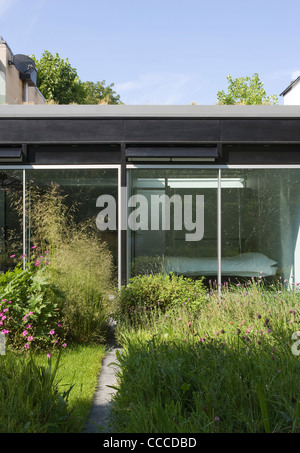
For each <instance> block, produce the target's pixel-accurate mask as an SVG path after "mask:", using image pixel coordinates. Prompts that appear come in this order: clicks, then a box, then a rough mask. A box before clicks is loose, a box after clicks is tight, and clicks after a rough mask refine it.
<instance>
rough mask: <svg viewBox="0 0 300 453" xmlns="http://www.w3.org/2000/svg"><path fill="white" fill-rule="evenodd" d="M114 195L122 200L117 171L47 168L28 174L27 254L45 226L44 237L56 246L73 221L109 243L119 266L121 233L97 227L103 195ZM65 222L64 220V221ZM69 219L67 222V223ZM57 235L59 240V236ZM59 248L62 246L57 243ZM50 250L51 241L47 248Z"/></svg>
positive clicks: (115, 262)
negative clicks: (118, 256)
mask: <svg viewBox="0 0 300 453" xmlns="http://www.w3.org/2000/svg"><path fill="white" fill-rule="evenodd" d="M107 194H108V195H112V196H113V197H114V199H115V200H116V206H117V200H118V174H117V170H116V169H45V170H28V171H26V195H27V225H26V226H27V231H26V232H27V234H26V243H27V253H28V254H30V250H31V246H33V245H34V241H36V240H37V239H41V238H38V237H37V236H38V234H39V231H40V232H41V228H42V225H44V230H45V231H44V236H45V235H47V238H48V243H49V240H50V238H51V241H52V244H53V243H55V239H59V238H60V234H61V231H60V230H59V228H60V227H62V226H63V225H64V226H65V228H67V227H66V225H67V224H68V221H73V223H74V224H76V225H77V227H78V229H79V231H80V228H82V230H83V229H85V228H87V226H88V227H89V228H91V229H92V230H93V233H94V234H95V235H97V237H98V238H99V240H101V241H105V242H106V243H107V245H108V247H109V249H110V251H111V252H112V255H113V259H114V264H115V265H117V255H118V254H117V231H110V230H106V231H100V230H99V229H98V228H97V227H96V217H97V214H98V213H99V208H98V207H96V201H97V199H98V197H99V196H100V195H107ZM63 219H64V221H63ZM65 220H67V222H65ZM55 236H57V238H56V237H55ZM56 246H58V244H56ZM46 247H47V239H46V243H45V245H44V248H46Z"/></svg>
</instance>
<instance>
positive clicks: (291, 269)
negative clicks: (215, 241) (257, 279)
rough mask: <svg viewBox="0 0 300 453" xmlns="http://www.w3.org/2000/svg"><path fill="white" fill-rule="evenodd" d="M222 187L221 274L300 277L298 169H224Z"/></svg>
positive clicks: (225, 276)
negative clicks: (228, 182) (230, 184)
mask: <svg viewBox="0 0 300 453" xmlns="http://www.w3.org/2000/svg"><path fill="white" fill-rule="evenodd" d="M227 178H230V179H235V180H236V181H237V185H236V187H235V188H228V187H226V183H225V181H226V179H227ZM221 186H222V217H221V220H222V238H221V240H222V277H223V278H227V277H228V276H234V277H237V278H241V277H252V276H259V275H262V276H263V277H268V278H269V279H271V278H276V277H281V278H282V279H283V280H291V276H293V278H295V279H297V281H298V282H300V232H299V227H300V170H297V169H240V170H233V169H231V170H222V184H221Z"/></svg>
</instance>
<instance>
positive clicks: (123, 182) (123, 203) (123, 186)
mask: <svg viewBox="0 0 300 453" xmlns="http://www.w3.org/2000/svg"><path fill="white" fill-rule="evenodd" d="M125 152H126V144H125V143H121V170H120V172H121V174H120V186H119V189H120V200H119V204H120V208H119V209H120V210H119V213H120V224H119V228H120V238H121V240H120V243H121V254H120V268H121V269H120V274H119V275H120V282H119V286H120V285H125V284H126V283H127V196H126V194H127V170H126V155H125Z"/></svg>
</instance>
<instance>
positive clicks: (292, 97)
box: [283, 80, 300, 105]
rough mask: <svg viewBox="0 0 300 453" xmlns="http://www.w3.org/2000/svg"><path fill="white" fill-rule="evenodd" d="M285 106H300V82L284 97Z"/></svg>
mask: <svg viewBox="0 0 300 453" xmlns="http://www.w3.org/2000/svg"><path fill="white" fill-rule="evenodd" d="M283 103H284V105H300V80H298V82H297V83H295V85H293V86H292V88H291V89H290V90H289V91H288V92H287V93H286V94H285V95H284V98H283Z"/></svg>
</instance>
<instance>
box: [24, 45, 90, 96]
mask: <svg viewBox="0 0 300 453" xmlns="http://www.w3.org/2000/svg"><path fill="white" fill-rule="evenodd" d="M32 59H33V60H34V62H35V65H36V68H37V87H38V88H39V90H40V92H41V93H42V95H43V96H44V98H45V99H46V100H47V101H54V102H55V103H57V104H71V103H75V104H82V103H83V102H82V101H83V99H84V96H85V88H84V85H83V84H82V82H81V81H80V80H79V77H78V74H77V70H76V69H75V68H73V67H72V66H71V65H70V62H69V60H68V58H66V59H65V60H64V59H62V58H60V56H59V54H58V53H56V54H55V55H53V54H51V53H50V52H48V51H47V50H45V51H44V53H43V55H42V57H41V58H40V59H39V60H38V59H36V57H35V56H34V55H33V56H32Z"/></svg>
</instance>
